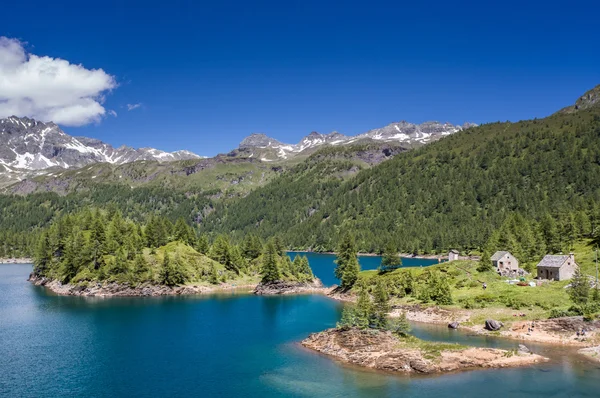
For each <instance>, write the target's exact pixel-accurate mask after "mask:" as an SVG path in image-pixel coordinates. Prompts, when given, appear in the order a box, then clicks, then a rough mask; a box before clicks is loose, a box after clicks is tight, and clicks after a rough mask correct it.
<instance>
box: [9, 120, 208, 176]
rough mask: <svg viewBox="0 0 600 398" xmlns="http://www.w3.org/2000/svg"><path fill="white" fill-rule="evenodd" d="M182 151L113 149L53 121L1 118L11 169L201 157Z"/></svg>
mask: <svg viewBox="0 0 600 398" xmlns="http://www.w3.org/2000/svg"><path fill="white" fill-rule="evenodd" d="M199 158H201V156H199V155H196V154H194V153H192V152H189V151H185V150H181V151H175V152H165V151H161V150H159V149H154V148H139V149H135V148H132V147H129V146H126V145H122V146H120V147H118V148H114V147H113V146H112V145H110V144H107V143H105V142H103V141H101V140H99V139H96V138H89V137H81V136H79V137H75V136H71V135H69V134H67V133H65V132H64V131H63V130H62V129H61V128H60V127H59V126H58V125H57V124H55V123H53V122H48V123H44V122H40V121H37V120H34V119H30V118H27V117H17V116H10V117H8V118H5V119H0V165H3V166H5V168H9V169H12V171H14V172H16V171H19V170H26V171H38V170H47V169H51V168H55V167H57V168H62V169H69V168H80V167H83V166H86V165H89V164H91V163H111V164H124V163H130V162H134V161H136V160H157V161H173V160H185V159H199Z"/></svg>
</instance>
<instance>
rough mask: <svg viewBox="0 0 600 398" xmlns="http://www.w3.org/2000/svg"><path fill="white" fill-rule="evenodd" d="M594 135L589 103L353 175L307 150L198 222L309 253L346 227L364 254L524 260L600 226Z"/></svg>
mask: <svg viewBox="0 0 600 398" xmlns="http://www.w3.org/2000/svg"><path fill="white" fill-rule="evenodd" d="M599 134H600V107H592V108H589V109H587V110H581V111H577V112H575V113H570V114H565V113H559V114H555V115H553V116H550V117H547V118H545V119H540V120H530V121H522V122H519V123H491V124H487V125H483V126H480V127H476V128H470V129H468V130H466V131H463V132H460V133H457V134H453V135H451V136H449V137H446V138H444V139H442V140H440V141H437V142H434V143H431V144H428V145H426V146H424V147H422V148H419V149H415V150H412V151H409V152H406V153H403V154H400V155H398V156H395V157H394V158H393V159H391V160H389V161H386V162H383V163H381V164H379V165H377V166H374V167H371V168H363V169H362V170H360V171H358V166H356V165H352V164H351V163H343V161H341V160H338V159H336V160H331V159H329V158H327V159H326V160H322V161H319V162H317V161H316V160H315V158H314V157H313V158H312V159H309V160H308V161H307V162H305V163H302V164H300V165H298V166H296V167H294V168H291V169H290V170H287V171H285V172H284V173H283V174H282V175H281V176H280V177H278V178H275V179H274V180H273V181H272V182H271V183H269V184H267V185H265V186H263V187H260V188H258V189H256V190H254V191H253V192H251V193H250V194H249V195H248V196H247V197H245V198H243V199H239V200H234V201H232V202H228V203H222V204H220V205H219V206H217V207H216V208H215V209H216V211H215V212H214V213H212V214H210V215H209V216H208V217H207V218H206V220H205V222H204V223H203V225H202V229H203V230H204V231H218V232H229V231H232V232H233V233H234V234H240V235H243V234H244V233H246V232H250V231H252V232H255V233H257V234H258V235H259V236H262V237H269V236H275V235H279V236H281V237H282V238H283V239H284V240H285V241H286V242H288V244H289V245H290V247H292V248H312V249H313V250H316V251H319V250H324V251H332V250H334V249H335V248H336V246H337V245H338V244H339V242H340V241H341V237H342V235H343V231H348V230H350V231H353V233H354V235H355V238H356V244H357V248H358V249H359V251H361V252H379V251H381V250H382V249H384V248H385V246H386V245H387V244H388V243H389V242H393V243H394V245H395V246H396V247H397V249H399V250H400V251H402V252H409V253H432V252H438V253H439V252H446V251H447V250H449V249H452V248H453V249H459V250H461V251H463V252H466V253H469V252H473V251H476V252H483V251H486V255H487V254H488V253H489V251H490V250H492V249H494V250H501V249H508V250H511V251H513V252H515V253H514V254H515V255H517V257H519V258H523V263H524V264H525V265H527V266H528V267H529V268H531V266H532V265H533V264H534V262H535V261H534V259H535V258H537V256H539V255H540V254H543V253H545V252H549V253H556V252H559V251H563V252H568V251H569V249H570V248H571V247H572V245H573V244H574V243H575V242H577V241H578V240H580V239H582V238H587V237H589V236H590V234H591V233H592V231H593V230H594V228H595V226H597V225H598V224H599V221H600V161H598V159H600V140H598V135H599ZM353 168H355V169H357V171H358V172H357V173H354V175H352V174H353V173H349V171H350V170H352V169H353ZM513 227H515V229H514V230H513ZM507 231H509V232H510V234H511V235H512V236H509V235H506V234H504V233H505V232H507Z"/></svg>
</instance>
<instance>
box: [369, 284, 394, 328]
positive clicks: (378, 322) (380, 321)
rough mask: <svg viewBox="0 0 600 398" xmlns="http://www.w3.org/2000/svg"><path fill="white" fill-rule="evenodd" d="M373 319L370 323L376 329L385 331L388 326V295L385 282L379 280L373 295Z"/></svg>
mask: <svg viewBox="0 0 600 398" xmlns="http://www.w3.org/2000/svg"><path fill="white" fill-rule="evenodd" d="M373 296H374V297H373V298H374V300H373V319H372V323H373V325H375V327H376V328H378V329H385V328H387V325H388V319H387V314H388V313H389V312H390V309H391V307H390V295H389V293H388V289H387V286H386V285H385V282H384V281H382V280H381V279H379V280H378V281H377V283H376V285H375V291H374V294H373Z"/></svg>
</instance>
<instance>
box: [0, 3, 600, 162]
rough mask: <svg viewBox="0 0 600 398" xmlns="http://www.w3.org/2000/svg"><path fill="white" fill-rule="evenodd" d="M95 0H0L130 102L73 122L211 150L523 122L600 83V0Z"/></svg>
mask: <svg viewBox="0 0 600 398" xmlns="http://www.w3.org/2000/svg"><path fill="white" fill-rule="evenodd" d="M87 3H88V2H82V1H73V2H63V1H57V2H48V1H37V0H33V1H28V2H12V3H11V4H3V11H2V13H3V15H4V17H3V18H2V24H1V25H0V36H5V37H7V38H13V39H17V40H19V41H20V42H21V43H23V46H24V48H25V49H26V51H27V52H29V53H31V54H35V55H38V56H49V57H53V58H61V59H64V60H66V61H68V62H69V63H71V64H82V65H83V67H85V68H87V69H99V68H101V69H102V70H104V72H105V73H106V74H108V75H111V76H112V77H113V78H114V82H115V83H116V84H117V86H116V87H114V88H112V89H111V90H109V91H106V92H104V101H103V102H102V107H104V109H105V110H106V111H107V112H108V111H110V110H113V111H115V112H116V113H117V115H118V116H117V117H114V116H109V115H108V114H106V115H105V116H104V117H102V118H101V120H100V121H99V122H94V123H90V124H87V125H84V126H81V127H73V126H67V127H64V129H65V131H67V132H68V133H70V134H73V135H86V136H91V137H96V138H100V139H102V140H104V141H106V142H109V143H111V144H113V145H116V146H118V145H121V144H127V145H130V146H135V147H141V146H152V147H156V148H160V149H164V150H176V149H189V150H192V151H194V152H196V153H199V154H202V155H214V154H216V153H219V152H226V151H228V150H230V149H232V148H234V147H236V146H237V144H238V143H239V141H241V139H242V138H243V137H245V136H247V135H249V134H250V133H253V132H264V133H266V134H268V135H271V136H273V137H275V138H277V139H279V140H281V141H285V142H294V143H295V142H297V141H299V140H300V138H301V137H303V136H304V135H306V134H308V133H310V132H311V131H313V130H316V131H319V132H324V133H327V132H331V131H333V130H337V131H340V132H342V133H345V134H358V133H361V132H364V131H366V130H368V129H371V128H375V127H380V126H383V125H386V124H388V123H390V122H393V121H399V120H407V121H410V122H417V123H420V122H424V121H427V120H439V121H442V122H445V121H449V122H452V123H464V122H466V121H471V122H476V123H485V122H494V121H498V120H500V121H504V120H512V121H516V120H520V119H528V118H533V117H543V116H546V115H548V114H550V113H552V112H554V111H555V110H558V109H559V108H561V107H563V106H566V105H569V104H571V103H572V102H574V101H575V100H576V99H577V97H578V96H579V95H581V94H583V92H584V91H586V90H588V89H590V88H592V87H593V86H595V85H597V84H600V30H598V19H597V17H598V15H600V5H599V4H598V3H600V2H592V1H583V2H577V3H572V4H566V3H564V2H561V3H557V4H552V2H528V1H519V2H510V1H507V2H496V3H495V4H493V5H491V4H490V2H482V1H479V2H441V1H440V2H436V1H429V2H425V1H424V2H409V4H402V2H379V1H369V2H335V3H332V2H325V1H302V2H296V1H253V2H247V1H246V2H237V1H228V2H226V1H215V2H203V1H175V0H174V1H170V2H153V1H150V2H148V1H145V2H141V1H140V2H138V1H135V2H134V1H128V2H125V1H123V2H119V1H114V2H113V1H108V2H94V3H93V4H87ZM9 16H10V17H9ZM57 90H60V87H59V88H57ZM0 94H2V93H0ZM127 104H141V106H140V107H138V108H136V109H133V110H131V111H128V110H127Z"/></svg>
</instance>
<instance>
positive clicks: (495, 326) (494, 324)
mask: <svg viewBox="0 0 600 398" xmlns="http://www.w3.org/2000/svg"><path fill="white" fill-rule="evenodd" d="M502 326H504V324H503V323H502V322H500V321H496V320H494V319H487V320H486V321H485V328H486V329H487V330H490V331H492V332H494V331H496V330H500V328H501V327H502Z"/></svg>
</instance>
